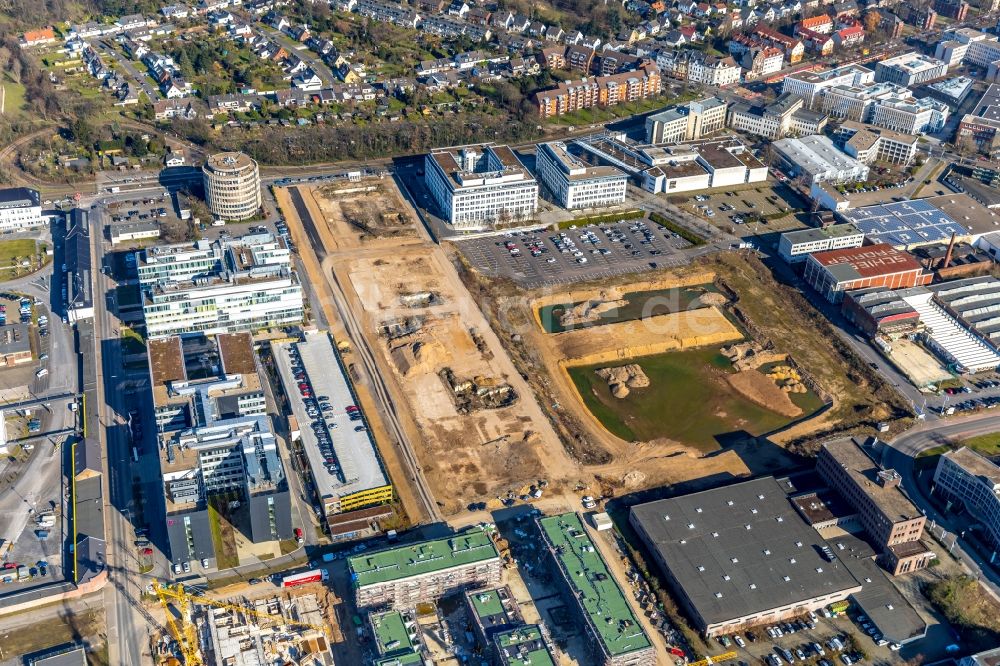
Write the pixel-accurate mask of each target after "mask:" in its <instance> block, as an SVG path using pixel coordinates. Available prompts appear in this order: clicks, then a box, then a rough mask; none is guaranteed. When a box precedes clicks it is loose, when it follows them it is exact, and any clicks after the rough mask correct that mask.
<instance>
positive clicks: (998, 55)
mask: <svg viewBox="0 0 1000 666" xmlns="http://www.w3.org/2000/svg"><path fill="white" fill-rule="evenodd" d="M941 38H942V40H941V41H940V42H938V45H937V46H936V47H935V50H934V57H936V58H938V59H940V60H943V61H944V62H946V63H948V66H949V67H954V66H955V65H958V64H961V63H964V64H967V65H973V66H975V67H982V68H983V69H988V68H989V67H990V65H993V64H994V63H996V62H997V61H998V60H1000V40H998V39H997V37H996V35H989V34H987V33H985V32H980V31H978V30H974V29H973V28H956V29H954V30H949V31H947V32H945V33H944V34H943V35H942V36H941Z"/></svg>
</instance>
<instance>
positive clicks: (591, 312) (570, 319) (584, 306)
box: [559, 298, 628, 328]
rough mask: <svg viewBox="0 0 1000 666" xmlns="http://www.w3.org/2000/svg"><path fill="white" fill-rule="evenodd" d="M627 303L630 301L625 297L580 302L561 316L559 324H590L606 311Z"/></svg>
mask: <svg viewBox="0 0 1000 666" xmlns="http://www.w3.org/2000/svg"><path fill="white" fill-rule="evenodd" d="M627 304H628V301H627V300H625V299H624V298H618V299H615V300H610V301H603V300H592V301H584V302H583V303H578V304H576V305H574V306H573V307H571V308H570V309H569V310H566V312H564V313H563V314H562V316H561V317H559V324H560V325H561V326H562V327H563V328H570V327H571V326H576V325H577V324H589V323H591V322H595V321H597V320H598V319H600V318H601V315H603V314H604V313H605V312H609V311H611V310H614V309H615V308H620V307H624V306H625V305H627Z"/></svg>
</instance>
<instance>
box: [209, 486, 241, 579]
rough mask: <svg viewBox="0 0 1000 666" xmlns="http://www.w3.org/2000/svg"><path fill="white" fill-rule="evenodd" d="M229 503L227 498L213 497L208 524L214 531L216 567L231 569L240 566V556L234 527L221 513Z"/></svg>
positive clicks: (213, 542)
mask: <svg viewBox="0 0 1000 666" xmlns="http://www.w3.org/2000/svg"><path fill="white" fill-rule="evenodd" d="M227 502H228V498H227V497H226V496H222V495H220V496H216V497H213V498H212V499H211V500H210V501H209V503H208V522H209V524H210V525H211V529H212V544H213V545H214V546H215V558H216V561H217V564H216V567H217V568H219V569H231V568H233V567H236V566H239V564H240V556H239V554H238V553H237V552H236V535H235V534H234V533H233V525H232V523H230V522H229V521H228V520H226V518H225V517H224V516H223V514H222V513H221V512H220V511H219V509H220V507H225V506H226V503H227Z"/></svg>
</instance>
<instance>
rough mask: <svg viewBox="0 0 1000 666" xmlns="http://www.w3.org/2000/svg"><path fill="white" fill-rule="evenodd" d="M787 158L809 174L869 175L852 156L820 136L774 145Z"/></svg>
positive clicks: (793, 139)
mask: <svg viewBox="0 0 1000 666" xmlns="http://www.w3.org/2000/svg"><path fill="white" fill-rule="evenodd" d="M772 145H773V146H774V147H775V148H777V149H778V151H779V152H780V153H781V154H782V155H784V156H785V158H786V159H787V160H788V161H789V162H791V163H793V164H795V165H796V166H797V167H799V168H800V169H802V170H803V171H805V172H806V173H808V174H811V175H816V174H825V173H827V172H831V171H834V172H838V171H855V170H857V171H859V172H865V173H867V167H865V165H864V164H862V163H861V162H859V161H858V160H856V159H854V158H853V157H851V156H850V155H848V154H846V153H844V152H841V151H840V150H838V149H837V148H836V146H834V145H833V142H832V141H831V140H830V139H829V138H827V137H825V136H819V135H811V136H804V137H802V138H799V139H796V138H791V139H779V140H777V141H775V142H774V143H773V144H772Z"/></svg>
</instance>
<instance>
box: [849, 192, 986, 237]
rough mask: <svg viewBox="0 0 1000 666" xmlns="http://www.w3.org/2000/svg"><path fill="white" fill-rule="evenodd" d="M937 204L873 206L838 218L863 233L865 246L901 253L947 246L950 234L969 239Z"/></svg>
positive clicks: (923, 201) (916, 202) (927, 201)
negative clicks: (880, 246) (889, 247)
mask: <svg viewBox="0 0 1000 666" xmlns="http://www.w3.org/2000/svg"><path fill="white" fill-rule="evenodd" d="M952 196H953V197H957V196H959V195H952ZM936 200H937V199H911V200H909V201H895V202H891V203H884V204H876V205H874V206H865V207H863V208H855V209H852V210H848V211H844V212H841V213H840V217H841V218H843V219H844V220H846V221H847V222H850V223H851V224H853V225H854V226H855V227H857V228H858V229H859V230H860V231H861V232H862V233H864V235H865V239H866V240H867V242H869V243H884V244H887V245H892V246H893V247H895V248H897V249H901V250H902V249H909V248H914V247H918V246H921V245H933V244H940V243H946V242H948V241H949V239H950V238H951V237H952V235H953V234H954V235H955V236H956V237H958V238H961V239H966V238H968V237H969V230H968V229H967V228H966V227H964V226H963V225H962V224H960V223H959V222H957V221H956V220H955V219H954V218H952V217H951V216H950V215H949V214H948V213H946V212H945V211H944V210H942V209H941V208H939V207H938V206H936V205H934V202H935V201H936Z"/></svg>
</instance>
